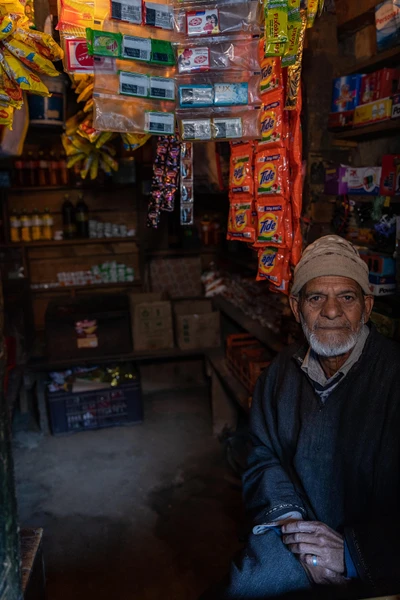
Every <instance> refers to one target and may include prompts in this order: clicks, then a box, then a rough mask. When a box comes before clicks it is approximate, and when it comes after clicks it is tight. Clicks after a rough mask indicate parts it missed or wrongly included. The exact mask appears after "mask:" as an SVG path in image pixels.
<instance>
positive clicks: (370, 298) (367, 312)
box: [292, 296, 375, 323]
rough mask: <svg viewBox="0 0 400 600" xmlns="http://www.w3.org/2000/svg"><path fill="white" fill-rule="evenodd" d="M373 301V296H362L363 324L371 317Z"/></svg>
mask: <svg viewBox="0 0 400 600" xmlns="http://www.w3.org/2000/svg"><path fill="white" fill-rule="evenodd" d="M374 301H375V299H374V297H373V296H364V304H365V322H366V323H368V321H369V318H370V316H371V312H372V309H373V308H374ZM292 310H293V309H292Z"/></svg>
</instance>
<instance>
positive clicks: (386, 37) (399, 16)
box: [375, 0, 400, 52]
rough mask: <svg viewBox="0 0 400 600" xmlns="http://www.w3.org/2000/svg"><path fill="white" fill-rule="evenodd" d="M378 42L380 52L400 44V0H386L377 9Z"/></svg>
mask: <svg viewBox="0 0 400 600" xmlns="http://www.w3.org/2000/svg"><path fill="white" fill-rule="evenodd" d="M375 24H376V41H377V44H378V50H379V52H381V51H383V50H387V49H388V48H392V47H393V46H397V45H398V44H399V43H400V3H399V0H385V1H384V2H382V3H381V4H378V6H376V7H375Z"/></svg>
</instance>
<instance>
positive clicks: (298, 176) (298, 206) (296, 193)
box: [290, 165, 303, 220]
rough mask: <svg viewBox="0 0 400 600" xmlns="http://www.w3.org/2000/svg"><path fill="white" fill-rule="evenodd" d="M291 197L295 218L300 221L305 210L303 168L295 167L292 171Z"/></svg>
mask: <svg viewBox="0 0 400 600" xmlns="http://www.w3.org/2000/svg"><path fill="white" fill-rule="evenodd" d="M290 187H291V196H292V209H293V218H294V219H297V220H300V217H301V212H302V209H303V174H302V168H301V166H299V167H298V166H296V165H294V166H293V168H292V171H291V186H290Z"/></svg>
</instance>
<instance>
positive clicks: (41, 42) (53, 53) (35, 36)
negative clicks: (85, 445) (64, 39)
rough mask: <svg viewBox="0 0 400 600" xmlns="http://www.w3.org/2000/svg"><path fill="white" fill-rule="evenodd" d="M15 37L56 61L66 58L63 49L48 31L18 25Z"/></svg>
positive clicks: (43, 55)
mask: <svg viewBox="0 0 400 600" xmlns="http://www.w3.org/2000/svg"><path fill="white" fill-rule="evenodd" d="M13 37H14V38H15V39H16V40H17V41H19V42H23V43H24V44H26V45H27V46H30V47H31V48H33V49H34V50H36V52H38V53H39V54H40V55H41V56H42V57H44V58H47V59H48V60H51V61H56V60H62V59H63V58H64V51H63V49H62V48H60V46H59V45H58V44H57V43H56V42H55V41H54V40H53V38H52V37H51V35H49V34H48V33H44V32H42V31H36V30H33V29H23V28H21V27H17V29H16V31H15V32H14V36H13Z"/></svg>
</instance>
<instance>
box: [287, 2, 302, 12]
mask: <svg viewBox="0 0 400 600" xmlns="http://www.w3.org/2000/svg"><path fill="white" fill-rule="evenodd" d="M288 8H289V11H291V10H293V9H294V10H300V0H288Z"/></svg>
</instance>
